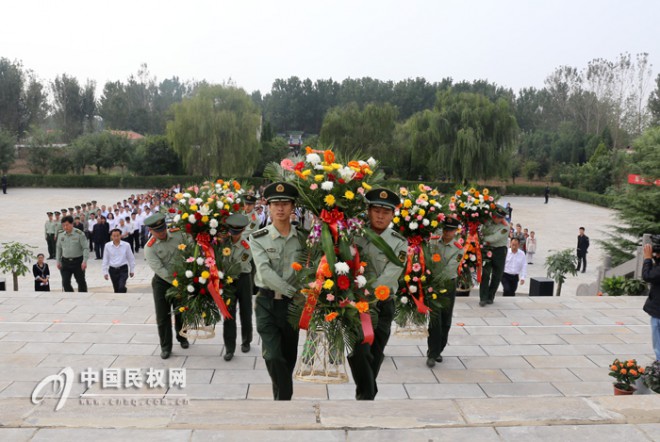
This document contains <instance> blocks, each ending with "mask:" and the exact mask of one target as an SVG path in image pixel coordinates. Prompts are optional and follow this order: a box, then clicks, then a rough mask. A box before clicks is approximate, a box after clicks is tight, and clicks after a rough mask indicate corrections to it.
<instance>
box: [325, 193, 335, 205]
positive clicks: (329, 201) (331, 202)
mask: <svg viewBox="0 0 660 442" xmlns="http://www.w3.org/2000/svg"><path fill="white" fill-rule="evenodd" d="M323 201H325V203H326V204H327V205H328V206H334V205H335V197H334V196H333V195H326V197H325V198H323Z"/></svg>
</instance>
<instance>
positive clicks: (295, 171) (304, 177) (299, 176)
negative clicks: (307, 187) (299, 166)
mask: <svg viewBox="0 0 660 442" xmlns="http://www.w3.org/2000/svg"><path fill="white" fill-rule="evenodd" d="M293 172H294V173H295V174H296V176H297V177H298V178H300V179H301V180H305V181H307V177H306V176H305V175H303V174H302V173H300V172H299V171H297V170H294V171H293Z"/></svg>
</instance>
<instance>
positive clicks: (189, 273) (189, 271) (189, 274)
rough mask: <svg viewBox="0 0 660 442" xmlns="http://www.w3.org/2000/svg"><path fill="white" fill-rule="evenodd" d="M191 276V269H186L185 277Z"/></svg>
mask: <svg viewBox="0 0 660 442" xmlns="http://www.w3.org/2000/svg"><path fill="white" fill-rule="evenodd" d="M192 277H193V272H192V270H186V278H192Z"/></svg>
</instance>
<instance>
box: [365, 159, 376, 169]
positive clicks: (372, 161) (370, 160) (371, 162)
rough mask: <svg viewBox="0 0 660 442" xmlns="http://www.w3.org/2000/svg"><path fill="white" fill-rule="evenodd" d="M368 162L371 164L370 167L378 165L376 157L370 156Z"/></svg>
mask: <svg viewBox="0 0 660 442" xmlns="http://www.w3.org/2000/svg"><path fill="white" fill-rule="evenodd" d="M367 164H368V165H369V167H371V168H374V167H375V166H376V160H375V159H374V157H369V159H368V160H367Z"/></svg>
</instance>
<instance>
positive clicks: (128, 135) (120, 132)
mask: <svg viewBox="0 0 660 442" xmlns="http://www.w3.org/2000/svg"><path fill="white" fill-rule="evenodd" d="M109 132H110V133H111V134H112V135H119V136H121V137H126V138H128V139H129V140H140V139H142V138H144V135H141V134H139V133H137V132H133V131H132V130H111V131H109Z"/></svg>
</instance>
